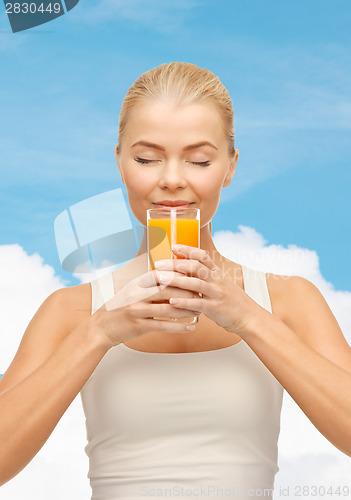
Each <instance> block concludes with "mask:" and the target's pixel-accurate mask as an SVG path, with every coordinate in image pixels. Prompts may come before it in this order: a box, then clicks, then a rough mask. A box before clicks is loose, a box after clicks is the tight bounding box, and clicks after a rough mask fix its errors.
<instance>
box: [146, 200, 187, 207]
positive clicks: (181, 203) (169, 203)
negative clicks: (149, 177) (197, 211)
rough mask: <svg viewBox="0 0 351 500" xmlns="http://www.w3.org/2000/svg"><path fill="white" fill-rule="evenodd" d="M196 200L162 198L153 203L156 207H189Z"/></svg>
mask: <svg viewBox="0 0 351 500" xmlns="http://www.w3.org/2000/svg"><path fill="white" fill-rule="evenodd" d="M193 203H194V202H192V201H186V200H161V201H158V202H157V203H153V205H155V206H156V207H189V206H190V205H192V204H193Z"/></svg>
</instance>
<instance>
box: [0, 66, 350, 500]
mask: <svg viewBox="0 0 351 500" xmlns="http://www.w3.org/2000/svg"><path fill="white" fill-rule="evenodd" d="M233 127H234V125H233V109H232V104H231V100H230V97H229V94H228V92H227V90H226V89H225V87H224V86H223V85H222V84H221V82H220V80H219V79H218V78H217V77H216V76H215V75H213V73H211V72H210V71H208V70H205V69H202V68H199V67H197V66H195V65H192V64H188V63H171V64H164V65H162V66H160V67H157V68H155V69H152V70H150V71H147V72H146V73H144V74H143V75H141V77H140V78H139V79H138V80H136V82H135V83H134V84H133V85H132V87H131V88H130V89H129V91H128V93H127V95H126V97H125V99H124V101H123V106H122V110H121V114H120V122H119V140H118V147H116V148H115V154H116V159H117V166H118V170H119V173H120V175H121V178H122V181H123V183H124V184H125V186H126V189H127V193H128V199H129V203H130V207H131V210H132V211H133V213H134V215H135V217H136V218H137V219H138V220H139V221H140V222H141V223H142V224H143V225H144V226H146V210H147V209H148V208H152V207H155V206H158V205H162V204H165V203H168V204H170V203H171V204H172V203H173V204H178V205H179V204H182V205H189V206H192V207H197V208H199V209H200V213H201V229H200V244H201V248H200V249H196V248H192V247H187V246H182V247H180V248H178V249H174V251H175V252H178V253H179V255H182V256H184V257H186V258H185V259H181V260H176V261H171V262H170V261H168V262H167V261H165V262H164V264H165V265H164V267H162V270H161V268H159V270H156V271H150V272H148V271H147V254H146V238H145V235H144V239H143V241H142V244H141V247H140V249H139V252H138V254H137V255H136V256H135V257H134V258H132V259H131V260H130V261H129V262H128V263H127V264H126V265H124V266H122V267H121V268H119V269H118V270H116V271H114V272H113V273H110V274H108V275H105V276H103V277H102V278H100V279H99V280H96V281H93V282H92V283H88V284H83V285H78V286H73V287H69V288H64V289H60V290H58V291H56V292H54V293H53V294H51V295H50V296H49V297H48V298H47V299H46V300H45V301H44V303H43V304H42V305H41V307H40V308H39V310H38V311H37V313H36V314H35V316H34V317H33V319H32V321H31V322H30V324H29V326H28V328H27V330H26V332H25V333H24V336H23V339H22V342H21V344H20V346H19V348H18V351H17V353H16V356H15V358H14V360H13V361H12V363H11V365H10V366H9V368H8V370H7V371H6V373H5V374H4V376H3V377H2V379H1V381H0V392H1V393H0V442H1V451H0V484H3V483H5V482H6V481H8V480H10V479H11V478H12V477H14V476H15V475H16V474H18V473H19V472H20V471H21V470H22V469H23V468H24V467H25V466H26V465H27V464H28V462H29V461H30V460H31V459H32V458H33V457H34V456H35V455H36V453H37V452H38V451H39V450H40V448H41V447H42V446H43V444H44V443H45V441H46V440H47V439H48V437H49V436H50V434H51V432H52V431H53V429H54V428H55V426H56V424H57V423H58V421H59V420H60V418H61V416H62V415H63V413H64V412H65V411H66V409H67V407H68V406H69V405H70V403H71V402H72V400H73V399H74V398H75V397H76V395H77V394H78V393H79V392H80V393H81V397H82V403H83V408H84V411H85V415H86V426H87V437H88V444H87V446H86V449H85V450H86V453H87V455H88V456H89V460H90V469H89V475H88V477H89V478H90V481H91V486H92V490H93V497H92V498H93V499H96V500H112V499H116V498H120V499H122V498H123V499H130V500H132V499H133V500H139V499H141V498H143V497H145V496H147V495H151V496H165V497H167V496H172V495H177V496H186V497H198V496H200V495H202V496H208V497H212V498H218V497H221V496H226V497H232V498H242V499H248V498H261V497H262V496H264V497H265V498H272V491H273V485H274V477H275V474H276V472H277V471H278V466H277V457H278V453H277V441H278V436H279V428H280V410H281V402H282V395H283V390H284V389H285V390H286V391H288V393H289V394H290V395H291V397H292V398H293V399H294V400H295V401H296V403H297V404H298V405H299V406H300V408H301V409H302V410H303V412H304V413H305V414H306V415H307V417H308V418H309V419H310V421H311V422H312V423H313V424H314V425H315V426H316V428H317V429H318V430H319V431H320V432H321V433H322V434H323V435H324V436H325V437H326V439H328V440H329V441H330V442H331V443H332V444H333V445H334V446H336V447H337V448H338V449H339V450H341V451H342V452H343V453H345V454H347V455H348V456H351V425H350V422H351V349H350V347H349V346H348V344H347V342H346V340H345V338H344V336H343V334H342V332H341V330H340V328H339V325H338V323H337V321H336V319H335V317H334V316H333V314H332V312H331V310H330V309H329V307H328V305H327V303H326V301H325V300H324V298H323V296H322V295H321V293H320V292H319V290H318V289H317V288H316V287H315V286H314V285H313V284H312V283H311V282H309V281H307V280H305V279H303V278H300V277H297V276H292V277H287V276H280V275H273V274H267V275H266V274H265V273H263V272H259V271H254V270H253V269H250V268H248V267H245V266H241V265H240V264H238V263H235V262H232V261H230V260H229V259H226V258H224V257H223V256H222V255H221V254H220V252H218V250H217V249H216V247H215V245H214V243H213V240H212V235H211V227H210V226H211V219H212V218H213V217H214V215H215V213H216V210H217V207H218V204H219V200H220V194H221V189H222V188H223V187H226V186H228V185H229V184H230V182H231V180H232V177H233V175H234V172H235V166H236V163H237V160H238V154H239V152H238V150H237V149H235V148H234V128H233ZM180 252H182V253H180ZM160 283H161V284H162V283H167V286H163V287H160V286H159V284H160ZM171 298H173V299H175V300H174V301H173V302H172V303H170V299H171ZM194 311H198V313H199V321H198V323H197V324H196V326H195V330H193V331H191V330H188V329H187V328H186V326H189V325H188V324H184V323H180V322H174V321H173V322H172V321H169V322H168V321H158V320H155V319H153V318H154V317H169V318H171V317H173V318H175V317H177V318H181V317H182V318H184V317H189V316H192V315H193V312H194ZM189 312H190V314H189Z"/></svg>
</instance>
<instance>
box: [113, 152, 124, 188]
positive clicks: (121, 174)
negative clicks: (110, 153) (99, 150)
mask: <svg viewBox="0 0 351 500" xmlns="http://www.w3.org/2000/svg"><path fill="white" fill-rule="evenodd" d="M114 150H115V157H116V160H117V168H118V172H119V174H120V176H121V179H122V182H123V184H125V182H124V177H123V172H122V169H121V161H120V160H121V159H120V155H119V153H118V148H117V146H115V147H114Z"/></svg>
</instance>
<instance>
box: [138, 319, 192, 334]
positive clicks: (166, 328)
mask: <svg viewBox="0 0 351 500" xmlns="http://www.w3.org/2000/svg"><path fill="white" fill-rule="evenodd" d="M139 322H140V324H141V328H143V327H144V328H145V330H147V331H150V330H152V331H158V332H170V333H189V330H192V331H193V330H195V325H192V324H190V323H180V322H179V321H160V320H157V319H140V320H139ZM150 325H151V326H150Z"/></svg>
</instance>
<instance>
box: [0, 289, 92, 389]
mask: <svg viewBox="0 0 351 500" xmlns="http://www.w3.org/2000/svg"><path fill="white" fill-rule="evenodd" d="M90 310H91V285H90V283H87V284H82V285H75V286H72V287H67V288H59V289H58V290H56V291H55V292H53V293H51V294H50V295H49V296H48V297H47V298H46V299H45V300H44V302H43V303H42V304H41V306H40V307H39V309H38V310H37V312H36V313H35V314H34V316H33V318H32V319H31V321H30V322H29V324H28V326H27V328H26V330H25V332H24V334H23V337H22V340H21V342H20V345H19V347H18V349H17V352H16V355H15V357H14V358H13V360H12V362H11V364H10V365H9V367H8V369H7V370H6V372H5V373H4V375H3V376H2V378H1V380H0V392H2V391H4V390H6V389H7V388H9V387H11V386H13V385H14V384H16V383H17V382H19V381H20V380H22V379H23V378H24V377H26V376H27V375H28V374H29V373H31V372H33V371H34V370H35V369H36V368H37V367H38V366H40V365H41V364H42V363H43V362H44V361H45V360H46V359H48V357H49V356H50V355H51V354H52V353H53V352H54V350H55V349H56V348H57V347H58V345H59V344H60V343H61V342H62V341H64V340H65V338H66V337H67V336H68V335H69V334H70V333H71V332H72V331H73V330H74V329H75V328H77V327H78V326H79V325H80V324H81V323H83V322H84V321H86V320H87V319H88V317H89V316H90Z"/></svg>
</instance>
